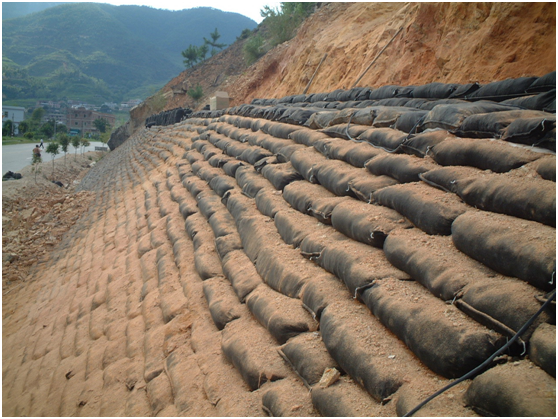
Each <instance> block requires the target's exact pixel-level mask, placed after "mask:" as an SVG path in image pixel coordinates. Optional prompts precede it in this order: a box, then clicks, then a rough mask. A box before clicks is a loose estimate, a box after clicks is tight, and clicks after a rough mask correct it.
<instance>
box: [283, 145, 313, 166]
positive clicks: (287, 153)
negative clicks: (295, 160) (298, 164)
mask: <svg viewBox="0 0 558 419" xmlns="http://www.w3.org/2000/svg"><path fill="white" fill-rule="evenodd" d="M307 148H308V147H307V146H305V145H303V144H292V145H286V146H283V147H281V148H280V149H279V150H278V151H277V153H276V157H277V161H278V162H279V163H287V162H290V161H291V156H292V155H293V154H294V153H295V152H297V151H299V150H304V149H307Z"/></svg>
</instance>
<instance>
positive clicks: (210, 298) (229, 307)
mask: <svg viewBox="0 0 558 419" xmlns="http://www.w3.org/2000/svg"><path fill="white" fill-rule="evenodd" d="M203 293H204V295H205V299H206V300H207V304H208V306H209V313H210V314H211V318H212V319H213V323H215V326H217V329H219V330H222V329H223V328H224V327H225V325H226V324H227V323H229V322H231V321H233V320H235V319H238V318H239V317H240V316H241V315H242V312H243V308H242V304H240V301H238V297H237V296H236V295H235V293H234V291H233V289H232V287H231V284H230V283H228V282H227V281H226V280H225V279H224V278H223V277H215V278H210V279H208V280H206V281H204V282H203Z"/></svg>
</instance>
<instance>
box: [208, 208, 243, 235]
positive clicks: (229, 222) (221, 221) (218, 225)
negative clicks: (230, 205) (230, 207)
mask: <svg viewBox="0 0 558 419" xmlns="http://www.w3.org/2000/svg"><path fill="white" fill-rule="evenodd" d="M220 205H221V207H220V210H219V211H216V212H215V213H214V214H213V215H212V216H211V217H210V218H209V220H208V222H209V225H210V226H211V229H212V230H213V234H214V235H215V237H216V238H217V237H222V236H228V235H229V234H236V233H237V230H236V224H235V222H234V218H233V217H232V215H231V214H230V213H229V212H228V211H227V210H226V209H225V207H224V206H223V204H220Z"/></svg>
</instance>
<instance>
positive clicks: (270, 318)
mask: <svg viewBox="0 0 558 419" xmlns="http://www.w3.org/2000/svg"><path fill="white" fill-rule="evenodd" d="M246 305H247V306H248V309H249V310H250V312H251V313H252V314H253V315H254V317H255V318H256V319H257V320H258V321H259V322H260V324H261V325H262V326H264V327H265V328H266V329H267V330H268V331H269V333H270V334H271V336H273V337H274V338H275V339H276V340H277V342H279V343H280V344H283V343H285V342H287V341H288V340H289V339H291V338H293V337H295V336H297V335H299V334H301V333H305V332H312V331H314V330H316V329H317V323H316V322H315V321H314V320H313V319H312V317H311V316H310V314H309V313H308V312H307V311H306V310H304V308H302V303H301V301H300V300H298V299H294V298H289V297H286V296H284V295H282V294H281V293H278V292H277V291H274V290H272V289H271V288H269V287H268V286H267V285H265V284H262V285H260V286H259V287H258V288H256V289H255V290H254V291H252V292H251V293H250V295H248V297H247V298H246Z"/></svg>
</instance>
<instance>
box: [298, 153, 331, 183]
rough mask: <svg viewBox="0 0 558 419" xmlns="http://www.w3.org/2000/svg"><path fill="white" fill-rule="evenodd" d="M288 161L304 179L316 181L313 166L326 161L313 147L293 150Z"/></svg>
mask: <svg viewBox="0 0 558 419" xmlns="http://www.w3.org/2000/svg"><path fill="white" fill-rule="evenodd" d="M290 161H291V164H292V165H293V167H294V169H295V170H296V171H297V172H298V173H300V174H301V175H302V176H303V177H304V179H306V180H307V181H309V182H313V183H316V182H317V180H316V179H315V177H314V166H316V165H319V164H322V163H323V162H325V161H327V159H326V158H325V157H324V156H323V155H322V154H321V153H320V152H319V151H317V150H316V149H315V148H308V149H304V150H299V151H296V152H294V153H293V154H292V155H291V159H290Z"/></svg>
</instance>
